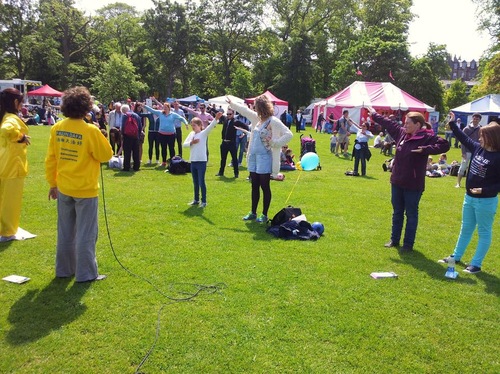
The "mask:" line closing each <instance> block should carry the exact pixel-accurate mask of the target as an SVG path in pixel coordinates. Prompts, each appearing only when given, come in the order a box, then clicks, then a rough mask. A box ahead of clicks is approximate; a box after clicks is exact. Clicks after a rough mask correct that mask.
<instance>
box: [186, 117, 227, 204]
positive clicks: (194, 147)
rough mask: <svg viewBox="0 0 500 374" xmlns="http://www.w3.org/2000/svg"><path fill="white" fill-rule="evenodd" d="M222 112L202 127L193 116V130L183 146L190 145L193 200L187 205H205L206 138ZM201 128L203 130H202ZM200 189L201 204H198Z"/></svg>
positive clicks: (200, 121)
mask: <svg viewBox="0 0 500 374" xmlns="http://www.w3.org/2000/svg"><path fill="white" fill-rule="evenodd" d="M221 117H222V112H218V113H217V115H216V116H215V119H214V120H212V122H211V123H210V125H208V126H207V127H206V128H205V129H203V122H202V120H201V119H199V118H198V117H193V119H192V120H191V127H192V129H193V131H191V132H190V133H189V135H188V136H187V138H186V140H184V143H183V146H184V147H185V148H187V147H190V148H191V149H190V152H189V161H190V162H191V176H192V177H193V186H194V200H193V201H192V202H190V203H189V205H192V206H195V205H198V204H199V205H200V208H205V207H206V206H207V186H206V184H205V173H206V171H207V138H208V135H209V134H210V132H211V131H212V130H213V128H214V127H215V125H216V124H217V122H218V121H219V119H220V118H221ZM202 129H203V130H202ZM200 189H201V204H200Z"/></svg>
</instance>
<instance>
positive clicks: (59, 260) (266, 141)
mask: <svg viewBox="0 0 500 374" xmlns="http://www.w3.org/2000/svg"><path fill="white" fill-rule="evenodd" d="M227 104H228V108H227V110H226V112H224V110H222V108H220V107H219V108H217V107H216V106H215V105H206V104H205V103H204V102H202V103H199V104H198V105H190V106H184V105H181V103H179V102H178V101H174V102H173V103H171V102H167V101H165V102H163V103H162V102H159V101H158V100H156V99H155V98H151V102H149V101H148V102H141V101H137V102H132V101H131V100H128V101H127V102H126V103H120V102H116V103H112V104H110V105H109V106H108V107H107V108H106V107H105V106H103V105H102V104H99V103H97V102H95V99H94V97H93V96H91V95H90V93H89V91H88V90H87V89H86V88H85V87H73V88H70V89H68V90H66V91H65V93H64V100H63V101H62V103H61V105H57V106H56V105H53V104H48V105H47V106H48V107H49V108H51V109H57V110H58V111H60V112H61V113H62V115H63V117H64V119H62V120H61V121H58V122H57V123H55V124H54V125H53V126H52V128H51V135H50V140H49V146H48V150H47V156H46V160H45V167H46V179H47V182H48V184H49V193H48V197H49V199H55V200H57V213H58V217H59V218H58V223H57V249H56V276H57V277H72V276H75V279H76V281H77V282H85V281H93V280H96V279H100V278H102V277H101V276H100V275H99V273H98V270H97V261H96V255H95V244H96V240H97V204H98V203H97V199H98V193H97V192H98V175H99V168H100V164H101V163H103V162H107V161H109V160H110V159H111V157H112V156H113V155H114V156H117V155H122V156H123V158H124V159H123V171H125V172H127V171H130V170H131V169H132V170H135V171H138V170H140V167H141V163H142V152H143V143H144V142H145V141H146V139H147V140H148V142H147V143H148V161H147V163H146V164H147V165H156V166H157V167H158V168H167V167H168V161H169V160H171V159H172V158H174V156H180V157H182V148H183V147H184V148H190V152H189V161H190V171H191V175H192V181H193V200H192V201H191V202H190V203H189V205H191V206H193V207H195V206H197V207H200V208H205V207H206V206H207V188H206V183H205V174H206V168H207V162H208V158H209V152H208V146H207V144H208V143H207V142H208V137H209V135H210V133H211V132H213V129H214V128H215V127H216V125H217V124H220V125H221V143H220V167H219V170H218V173H217V175H216V176H217V177H224V173H225V168H226V166H227V161H228V160H227V158H228V154H229V155H230V159H231V161H230V163H229V166H231V168H232V170H233V173H234V177H235V178H238V177H239V168H240V166H241V165H242V161H243V155H244V153H246V156H247V157H246V159H247V170H248V172H249V178H248V179H249V180H250V182H251V191H250V211H249V213H248V214H246V215H245V216H244V217H243V220H244V221H252V220H254V221H256V222H260V223H264V222H267V221H268V219H269V207H270V203H271V199H272V194H271V183H270V181H271V180H272V179H273V177H274V176H276V175H278V173H279V171H280V170H295V169H296V160H295V159H294V157H295V156H294V154H293V151H292V150H291V149H290V148H289V147H288V144H289V141H290V140H291V139H292V136H293V133H292V131H291V129H290V128H291V125H292V123H293V122H295V123H296V124H300V126H299V125H297V127H296V132H300V129H301V122H302V116H301V113H300V112H297V113H296V115H295V116H292V115H291V112H285V115H284V117H283V118H284V121H283V120H281V119H280V118H278V117H275V116H274V107H273V103H272V102H271V101H270V100H269V99H268V98H267V97H266V96H265V95H261V96H259V97H257V98H256V99H255V103H254V106H253V107H249V106H247V105H244V104H239V103H236V102H232V101H231V100H230V99H229V98H228V99H227ZM22 108H23V95H22V94H21V93H20V92H19V91H17V90H16V89H13V88H9V89H5V90H3V91H2V92H1V93H0V119H1V132H0V214H1V217H0V241H8V240H12V239H13V238H14V237H15V235H16V232H17V230H18V228H19V221H20V215H21V204H22V191H23V185H24V180H25V177H26V175H27V172H28V169H27V157H26V155H27V148H28V146H29V145H30V142H31V139H30V136H29V135H28V133H29V128H28V126H27V125H26V122H27V121H26V119H25V118H24V117H25V116H24V115H23V110H22ZM367 110H368V112H369V116H368V117H367V119H366V120H364V119H363V120H362V121H361V123H360V124H358V123H356V122H355V121H353V120H352V119H351V118H350V117H349V111H347V110H345V111H344V112H343V113H342V117H340V118H339V119H338V120H335V119H333V116H331V118H329V119H328V120H327V121H328V124H325V123H321V124H320V126H321V127H323V128H324V127H326V128H327V130H326V131H324V132H327V133H331V137H330V152H332V153H334V154H335V155H336V156H340V154H342V155H343V156H344V157H347V156H349V155H350V156H351V157H352V158H354V170H353V173H352V174H351V175H355V176H358V175H360V176H365V175H366V173H367V164H366V161H367V160H369V159H370V157H371V151H370V148H371V147H370V146H369V144H368V143H369V141H370V139H372V138H374V143H373V148H374V149H380V152H381V153H384V155H389V156H393V159H392V160H391V177H390V182H391V203H392V208H393V213H392V230H391V236H390V240H389V241H388V242H387V243H385V247H388V248H392V247H397V248H398V249H399V251H400V252H402V253H405V252H411V251H413V248H414V244H415V240H416V233H417V227H418V217H419V202H420V199H421V197H422V194H423V192H424V189H425V176H426V173H427V172H429V171H431V172H432V171H433V170H436V169H439V170H440V171H443V173H446V174H449V173H450V170H451V168H452V167H453V166H454V165H453V163H451V164H448V160H447V156H446V152H447V151H448V150H449V149H450V146H451V139H452V138H451V137H450V136H449V134H448V133H447V132H448V131H451V132H452V133H453V137H454V138H455V139H457V140H458V141H459V142H460V144H461V148H462V160H461V162H460V171H459V172H458V176H457V186H456V187H460V186H461V179H462V178H463V177H465V175H467V177H466V195H465V199H464V204H463V220H462V228H461V231H460V235H459V238H458V240H457V244H456V246H455V249H454V251H453V254H452V255H450V256H448V257H446V258H445V259H443V260H441V261H442V262H448V261H450V260H451V259H452V258H453V259H454V260H455V261H460V260H461V258H462V256H463V254H464V252H465V250H466V248H467V246H468V245H469V243H470V241H471V236H472V233H473V232H474V230H475V228H476V227H477V229H478V233H479V242H478V245H477V249H476V253H475V255H474V257H473V259H472V262H471V264H470V265H468V266H467V267H466V268H465V271H467V272H469V273H477V272H479V271H481V266H482V262H483V259H484V257H485V255H486V253H487V251H488V249H489V247H490V244H491V231H492V224H493V220H494V216H495V213H496V207H497V204H498V198H497V194H498V192H499V191H500V126H499V125H498V123H496V122H491V123H490V124H489V125H487V126H484V127H481V126H479V121H480V120H481V115H480V114H479V113H476V114H474V115H473V116H472V122H471V123H470V124H468V125H466V126H464V127H463V128H462V129H461V128H460V124H459V121H458V120H457V121H454V116H453V113H450V118H451V121H450V123H449V125H448V124H447V125H448V126H449V127H447V128H446V129H445V136H446V138H441V137H440V136H439V135H438V134H436V126H435V123H432V124H430V123H428V122H427V121H426V120H425V118H424V116H423V115H422V114H421V113H418V112H409V113H406V115H405V118H404V123H402V122H401V121H400V120H398V119H397V118H395V117H394V116H391V115H381V114H379V113H377V112H376V111H375V110H373V108H367ZM189 125H190V126H191V131H190V132H189V134H187V136H186V137H185V138H184V137H183V135H182V129H183V127H184V128H185V129H188V128H189V127H188V126H189ZM433 125H434V126H433ZM353 129H356V130H353ZM448 129H449V130H448ZM373 130H375V131H376V132H375V133H376V134H378V135H377V136H376V137H375V136H374V131H373ZM379 130H380V131H379ZM320 131H322V130H321V129H320ZM354 133H355V137H353V138H355V139H354V142H353V143H354V144H353V145H352V153H351V154H349V145H350V144H349V142H350V136H351V134H354ZM146 134H147V137H146ZM176 145H177V149H176ZM457 146H458V145H457ZM432 155H440V156H439V160H438V161H437V162H434V161H433V158H432ZM160 156H161V158H160ZM168 156H170V157H169V158H167V157H168ZM155 161H156V162H155ZM457 164H458V163H457ZM457 167H458V165H457ZM359 168H360V169H359ZM261 197H262V199H261ZM261 200H262V205H261V209H259V203H260V202H261ZM405 217H406V222H405ZM403 229H404V230H403ZM401 240H402V245H401Z"/></svg>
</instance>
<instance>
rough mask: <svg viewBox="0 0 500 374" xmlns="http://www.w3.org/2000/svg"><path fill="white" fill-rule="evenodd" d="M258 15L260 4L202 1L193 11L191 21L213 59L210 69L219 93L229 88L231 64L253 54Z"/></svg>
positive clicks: (253, 1)
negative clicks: (217, 75) (200, 29)
mask: <svg viewBox="0 0 500 374" xmlns="http://www.w3.org/2000/svg"><path fill="white" fill-rule="evenodd" d="M221 9H223V10H224V15H223V16H221V14H220V13H221V12H220V10H221ZM261 12H262V1H261V0H251V1H240V0H202V1H201V3H200V6H199V7H198V9H197V12H196V16H195V20H196V22H197V23H200V24H203V25H204V31H205V33H204V40H205V41H206V45H207V46H208V51H207V53H208V54H211V55H213V56H214V59H213V63H214V66H213V68H214V69H215V70H216V71H218V72H219V73H220V80H221V81H222V82H221V83H222V89H223V90H224V89H225V87H230V86H231V76H232V72H233V69H234V66H235V64H237V63H241V62H243V61H247V60H248V59H249V56H250V55H251V54H252V53H253V52H254V40H255V38H256V35H257V34H258V33H259V16H260V15H261ZM212 20H213V22H212Z"/></svg>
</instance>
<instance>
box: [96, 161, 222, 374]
mask: <svg viewBox="0 0 500 374" xmlns="http://www.w3.org/2000/svg"><path fill="white" fill-rule="evenodd" d="M101 188H102V203H103V210H104V222H105V223H106V232H107V235H108V240H109V245H110V247H111V252H112V253H113V256H114V258H115V260H116V262H118V264H119V265H120V266H121V267H122V269H123V270H125V271H126V272H127V273H129V274H130V275H131V276H133V277H136V278H139V279H140V280H142V281H144V282H146V283H148V284H149V285H150V286H151V287H153V289H154V290H155V291H156V292H158V293H159V294H160V295H161V296H163V297H165V298H166V299H168V300H170V301H169V302H168V303H164V304H162V305H161V307H160V309H159V310H158V316H157V319H156V332H155V339H154V342H153V344H152V345H151V347H150V348H149V350H148V352H147V353H146V355H145V356H144V357H143V359H142V360H141V362H140V363H139V365H138V366H137V368H136V369H135V374H140V373H141V372H140V371H139V370H140V368H141V367H142V366H143V365H144V364H145V363H146V361H147V359H148V358H149V356H150V355H151V353H152V352H153V351H154V348H155V347H156V343H157V342H158V339H159V336H160V326H161V312H162V311H163V309H164V308H165V307H166V306H167V305H170V304H174V303H178V302H185V301H193V300H194V299H195V298H196V297H198V296H199V295H200V294H202V293H206V294H214V293H221V291H222V290H223V289H225V288H226V285H225V284H224V283H215V284H209V285H204V284H197V283H170V290H174V286H189V287H194V290H191V291H181V290H175V292H176V293H177V294H178V295H182V296H179V297H173V296H170V295H167V294H166V293H165V292H163V291H162V290H161V289H160V288H159V287H158V286H156V284H154V283H153V282H151V281H150V280H149V279H147V278H145V277H143V276H142V275H138V274H136V273H134V272H133V271H131V270H130V269H128V268H127V267H126V266H125V265H123V264H122V262H121V261H120V259H119V258H118V256H117V255H116V252H115V248H114V246H113V241H112V240H111V233H110V230H109V222H108V214H107V209H106V198H105V193H104V176H103V173H102V164H101Z"/></svg>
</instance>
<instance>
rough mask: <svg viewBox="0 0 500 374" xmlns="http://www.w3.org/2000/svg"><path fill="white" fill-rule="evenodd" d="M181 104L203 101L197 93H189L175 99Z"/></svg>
mask: <svg viewBox="0 0 500 374" xmlns="http://www.w3.org/2000/svg"><path fill="white" fill-rule="evenodd" d="M177 100H178V101H179V102H180V103H181V104H186V103H187V104H191V103H197V102H200V101H203V102H204V101H205V100H203V99H202V98H201V97H199V96H198V95H191V96H188V97H183V98H181V99H177Z"/></svg>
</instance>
